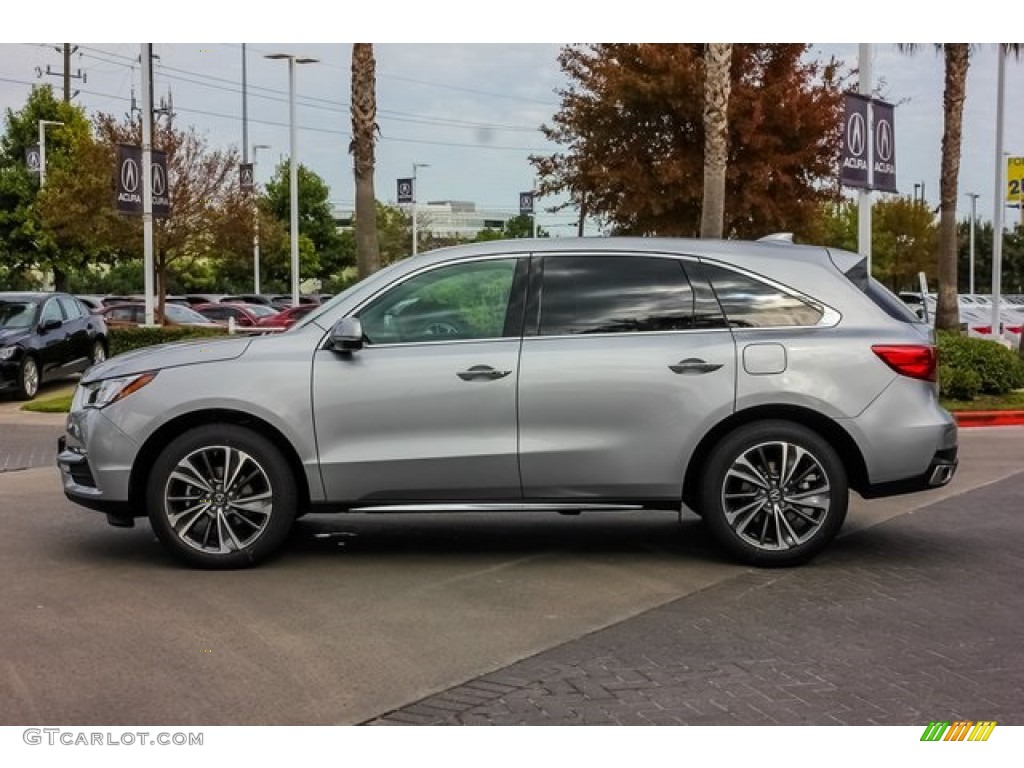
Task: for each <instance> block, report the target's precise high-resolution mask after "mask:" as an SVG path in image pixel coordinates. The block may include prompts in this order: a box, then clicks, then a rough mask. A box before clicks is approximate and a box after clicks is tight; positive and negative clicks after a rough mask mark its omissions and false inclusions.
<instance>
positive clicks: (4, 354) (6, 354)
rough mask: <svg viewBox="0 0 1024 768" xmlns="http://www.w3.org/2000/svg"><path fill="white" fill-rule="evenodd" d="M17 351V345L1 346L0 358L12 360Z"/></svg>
mask: <svg viewBox="0 0 1024 768" xmlns="http://www.w3.org/2000/svg"><path fill="white" fill-rule="evenodd" d="M17 351H18V348H17V347H0V360H10V359H11V358H12V357H14V353H15V352H17Z"/></svg>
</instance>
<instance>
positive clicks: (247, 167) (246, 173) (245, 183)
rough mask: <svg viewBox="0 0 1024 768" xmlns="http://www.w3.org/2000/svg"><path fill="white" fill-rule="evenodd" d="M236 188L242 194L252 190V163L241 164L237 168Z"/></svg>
mask: <svg viewBox="0 0 1024 768" xmlns="http://www.w3.org/2000/svg"><path fill="white" fill-rule="evenodd" d="M238 186H239V187H240V188H241V190H242V191H243V192H252V189H253V167H252V163H242V164H241V165H239V166H238Z"/></svg>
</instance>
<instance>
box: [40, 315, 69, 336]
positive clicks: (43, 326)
mask: <svg viewBox="0 0 1024 768" xmlns="http://www.w3.org/2000/svg"><path fill="white" fill-rule="evenodd" d="M62 325H64V321H62V320H57V319H56V318H51V319H49V320H46V321H44V322H42V323H40V325H39V330H40V331H41V332H42V333H46V331H55V330H57V329H58V328H60V327H61V326H62Z"/></svg>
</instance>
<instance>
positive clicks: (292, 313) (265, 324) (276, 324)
mask: <svg viewBox="0 0 1024 768" xmlns="http://www.w3.org/2000/svg"><path fill="white" fill-rule="evenodd" d="M316 308H317V306H316V305H315V304H299V306H297V307H288V308H287V309H282V310H281V311H280V312H276V313H275V314H273V315H267V316H266V317H261V318H260V319H259V322H258V323H257V325H259V326H260V327H261V328H291V327H292V326H293V325H295V323H297V322H298V321H299V320H301V319H302V318H304V317H305V316H306V315H308V314H309V313H310V312H312V311H313V310H314V309H316Z"/></svg>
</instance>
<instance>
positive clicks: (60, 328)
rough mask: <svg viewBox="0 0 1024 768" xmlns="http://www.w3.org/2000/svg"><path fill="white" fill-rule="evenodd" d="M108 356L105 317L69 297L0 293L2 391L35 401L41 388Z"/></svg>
mask: <svg viewBox="0 0 1024 768" xmlns="http://www.w3.org/2000/svg"><path fill="white" fill-rule="evenodd" d="M106 357H107V326H106V324H105V323H104V322H103V318H102V317H100V316H99V315H94V314H92V313H90V312H89V310H88V308H87V307H86V306H85V305H84V304H83V303H82V302H80V301H79V300H78V299H76V298H75V297H74V296H69V295H68V294H66V293H7V292H5V293H0V391H13V392H14V393H15V395H16V396H17V397H18V398H20V399H22V400H31V399H32V398H34V397H35V396H36V393H37V392H38V391H39V385H40V384H41V383H43V382H46V381H50V380H52V379H61V378H65V377H67V376H69V375H71V374H73V373H79V372H80V371H84V370H85V369H86V368H88V367H89V366H90V365H94V364H95V363H101V362H103V361H104V360H105V359H106Z"/></svg>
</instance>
